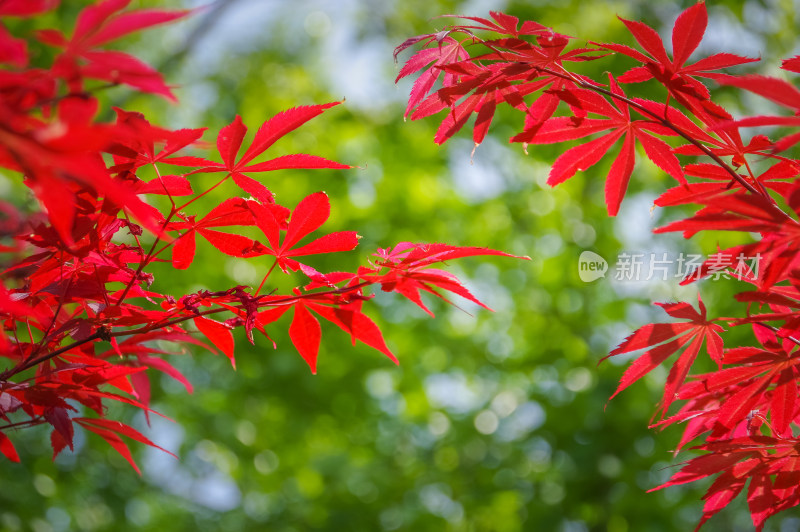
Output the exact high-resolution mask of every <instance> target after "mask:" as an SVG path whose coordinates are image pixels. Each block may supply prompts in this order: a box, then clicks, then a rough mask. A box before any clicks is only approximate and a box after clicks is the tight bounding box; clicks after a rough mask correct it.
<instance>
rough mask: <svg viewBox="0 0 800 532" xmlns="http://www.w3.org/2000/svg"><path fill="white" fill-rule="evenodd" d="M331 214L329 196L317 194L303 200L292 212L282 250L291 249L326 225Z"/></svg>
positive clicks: (322, 193)
mask: <svg viewBox="0 0 800 532" xmlns="http://www.w3.org/2000/svg"><path fill="white" fill-rule="evenodd" d="M330 213H331V204H330V200H328V195H327V194H325V193H324V192H315V193H313V194H310V195H308V196H306V197H305V198H303V200H302V201H300V203H299V204H298V205H297V207H296V208H295V209H294V211H293V212H292V217H291V218H290V219H289V227H288V229H287V231H286V236H285V237H284V239H283V245H282V246H281V248H282V249H289V248H291V247H292V246H294V245H295V244H297V242H298V241H299V240H300V239H301V238H303V237H304V236H306V235H307V234H309V233H310V232H312V231H315V230H316V229H319V227H320V226H321V225H322V224H323V223H325V221H326V220H327V219H328V217H329V216H330Z"/></svg>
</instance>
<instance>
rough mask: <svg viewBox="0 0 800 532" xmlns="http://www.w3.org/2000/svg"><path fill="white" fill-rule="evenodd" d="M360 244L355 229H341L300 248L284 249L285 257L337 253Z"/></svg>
mask: <svg viewBox="0 0 800 532" xmlns="http://www.w3.org/2000/svg"><path fill="white" fill-rule="evenodd" d="M357 245H358V234H356V232H355V231H340V232H338V233H330V234H327V235H325V236H321V237H319V238H318V239H316V240H313V241H311V242H309V243H308V244H306V245H305V246H301V247H299V248H295V249H291V250H288V251H284V252H283V253H282V255H283V256H285V257H300V256H304V255H316V254H318V253H336V252H339V251H350V250H351V249H354V248H355V247H356V246H357Z"/></svg>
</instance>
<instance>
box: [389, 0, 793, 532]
mask: <svg viewBox="0 0 800 532" xmlns="http://www.w3.org/2000/svg"><path fill="white" fill-rule="evenodd" d="M447 16H448V17H450V16H451V15H447ZM455 18H458V19H461V21H464V22H463V23H458V24H452V25H449V26H447V27H445V28H444V29H443V30H442V31H439V32H437V33H432V34H427V35H420V36H417V37H414V38H411V39H408V40H407V41H405V42H404V43H402V44H401V45H399V46H398V47H397V49H396V50H395V58H397V55H398V54H400V53H401V52H403V51H404V50H406V49H408V48H411V47H414V46H417V45H421V49H419V50H417V51H415V52H414V53H413V54H412V55H411V57H410V59H408V61H407V62H406V63H405V65H404V66H403V67H402V68H401V70H400V72H399V74H398V76H397V79H398V80H400V79H401V78H404V77H406V76H409V75H412V74H414V73H417V72H420V74H419V77H418V78H417V79H416V80H415V82H414V84H413V86H412V89H411V94H410V98H409V101H408V108H407V109H406V115H407V116H410V117H411V118H412V119H421V118H425V117H428V116H431V115H433V114H435V113H438V112H440V111H444V112H445V115H444V118H443V120H442V122H441V125H440V127H439V129H438V131H437V132H436V136H435V141H436V142H437V143H439V144H441V143H443V142H445V141H447V140H448V139H450V138H451V137H452V136H453V135H455V134H456V133H457V132H458V131H459V130H460V129H462V128H463V127H464V126H466V125H467V123H469V121H470V119H471V118H472V116H473V115H474V116H475V118H474V122H473V140H474V142H475V145H476V147H477V146H478V145H479V144H480V143H481V142H482V141H483V140H484V138H485V136H486V134H487V131H488V129H489V126H490V124H491V122H492V119H493V116H494V114H495V111H496V109H497V107H498V106H499V105H501V104H507V105H509V106H510V107H512V108H514V109H516V110H518V111H519V112H521V113H522V114H523V117H524V118H523V127H522V130H521V131H520V132H519V133H518V134H516V135H514V136H513V137H512V138H511V139H510V141H511V142H519V143H523V144H524V146H525V147H526V148H527V146H528V145H531V144H549V143H560V142H567V141H575V140H579V139H580V142H581V143H580V144H577V145H573V146H571V147H569V148H567V149H565V151H563V153H562V154H561V155H560V156H559V157H558V158H557V159H556V160H555V161H554V163H553V165H552V168H551V170H550V174H549V179H548V183H549V184H550V185H553V186H555V185H557V184H559V183H562V182H564V181H565V180H567V179H569V178H571V177H573V176H574V175H575V174H576V173H577V172H578V171H579V170H581V171H585V170H589V169H590V168H592V167H594V166H595V165H596V164H597V163H599V162H600V161H601V160H603V159H605V158H611V159H612V162H611V165H610V168H609V170H608V174H607V177H606V185H605V201H606V205H607V209H608V213H609V214H610V215H612V216H614V215H616V214H617V213H618V211H619V208H620V204H621V203H622V201H623V198H624V196H625V192H626V190H627V187H628V183H629V180H630V178H631V176H632V174H633V171H634V168H635V163H636V159H637V157H641V156H642V155H644V157H646V158H647V159H649V160H650V161H651V162H652V163H654V164H655V165H656V166H657V167H658V168H660V169H661V170H663V171H664V173H666V174H667V175H669V176H670V177H671V178H672V179H674V180H675V181H676V182H677V183H675V185H674V186H672V187H671V188H669V189H668V190H666V191H665V192H663V194H661V196H659V197H658V199H656V201H655V204H656V206H659V207H669V206H677V205H684V206H692V205H694V206H696V212H695V213H694V214H693V215H692V216H690V217H688V218H686V219H683V220H679V221H676V222H672V223H670V224H668V225H666V226H664V227H661V228H659V229H657V230H656V233H663V232H671V231H681V232H682V233H683V235H684V236H685V237H686V238H690V237H691V236H693V235H694V234H696V233H698V232H700V231H710V230H714V231H736V232H739V233H744V234H743V235H742V241H743V242H745V243H743V244H741V245H738V246H734V247H732V248H729V249H725V250H720V251H719V252H717V253H715V254H714V255H713V256H711V257H709V259H708V260H707V261H706V262H705V263H704V264H703V265H702V266H701V267H700V268H699V269H698V270H697V271H694V272H690V274H689V275H688V276H687V277H686V278H685V279H684V280H683V281H682V282H683V283H690V282H696V281H697V280H699V279H702V278H705V277H708V276H710V275H712V274H719V273H720V272H723V273H726V274H729V275H730V276H732V277H734V278H736V279H738V280H739V281H742V282H744V283H746V284H747V285H749V286H750V287H751V289H750V290H749V291H744V292H741V293H739V294H738V295H737V296H736V301H737V302H738V303H741V304H742V306H741V307H740V308H741V310H742V315H743V317H738V318H723V317H716V318H712V317H709V316H708V314H707V310H706V307H705V306H704V304H703V302H702V300H700V301H699V307H698V308H697V309H696V308H694V307H693V306H692V305H691V304H689V303H685V302H681V303H659V305H660V306H661V307H662V308H663V310H664V311H666V313H667V314H669V315H670V316H671V317H672V318H675V319H677V320H681V321H678V322H673V323H654V324H648V325H645V326H643V327H641V328H640V329H638V330H637V331H635V332H634V333H633V334H631V335H630V336H629V337H628V338H627V339H625V340H624V341H623V342H622V343H621V344H620V345H619V346H618V347H617V348H616V349H614V350H613V351H612V352H611V353H610V355H608V356H616V355H621V354H633V353H639V356H638V358H636V359H635V360H634V362H633V363H632V364H631V365H630V366H629V368H628V369H627V370H626V371H625V373H624V375H623V376H622V378H621V381H620V384H619V387H618V389H617V391H616V392H615V393H614V395H616V394H617V393H619V392H621V391H622V390H623V389H625V388H627V387H628V386H630V385H631V384H633V383H634V382H636V381H637V380H639V379H641V378H642V377H643V376H645V375H646V374H648V373H649V372H651V371H652V370H653V369H655V368H656V367H658V366H659V365H661V364H663V363H665V362H666V361H667V360H668V359H670V358H672V359H673V360H674V362H673V364H672V367H671V369H670V371H669V373H668V376H667V380H666V383H665V387H664V395H663V399H662V400H661V402H660V404H659V406H658V413H657V417H658V419H657V420H656V421H655V423H654V426H657V427H661V428H663V427H666V426H670V425H676V424H682V425H683V426H684V432H683V436H682V438H681V440H680V443H679V445H678V449H677V450H680V449H681V448H683V447H684V446H685V445H687V444H689V443H690V442H692V441H695V440H696V439H698V438H703V439H704V441H703V443H702V444H700V445H698V446H696V447H694V449H695V450H698V451H704V452H705V454H701V455H700V456H698V457H696V458H693V459H690V460H688V461H687V462H686V463H685V465H684V467H683V468H682V469H681V470H680V471H679V472H678V473H676V474H675V475H674V476H673V477H672V478H671V479H670V480H669V481H668V482H666V483H665V484H664V485H663V486H659V487H658V488H656V489H659V488H663V487H667V486H672V485H676V484H682V483H685V482H690V481H695V480H699V479H703V478H705V477H709V476H712V475H717V474H718V476H717V477H716V480H714V482H713V484H711V486H710V487H709V489H708V491H707V492H706V494H705V496H704V499H705V501H706V503H705V507H704V509H703V516H702V518H701V521H700V523H699V524H698V527H697V528H698V529H699V528H700V527H701V526H702V525H703V523H705V522H706V521H707V520H708V519H709V518H711V517H712V516H713V515H714V514H715V513H717V512H719V511H720V510H721V509H722V508H724V507H725V506H726V505H727V504H728V503H729V502H731V501H732V500H733V499H734V498H735V497H736V496H737V495H738V494H739V493H741V492H743V491H744V492H746V497H747V502H748V504H749V508H750V513H751V515H752V519H753V523H754V525H755V527H756V529H757V530H761V529H762V528H763V526H764V523H765V521H766V519H767V518H769V517H770V516H772V515H775V514H776V513H778V512H780V511H783V510H785V509H787V508H791V507H794V506H796V505H797V504H798V503H800V482H798V480H799V479H800V430H799V429H800V397H799V395H800V389H799V388H798V383H799V382H800V348H798V346H800V340H799V339H800V244H798V242H800V222H798V219H799V218H800V178H798V175H800V160H798V159H795V158H792V157H791V156H789V155H788V153H789V152H788V151H787V150H789V148H791V147H792V146H794V145H795V144H797V143H798V142H800V133H798V132H797V130H794V131H792V130H791V129H789V130H788V133H785V134H783V136H781V137H780V138H777V139H774V140H773V139H770V138H768V137H767V136H765V135H763V134H756V135H754V136H752V137H751V138H750V140H749V141H747V142H745V141H744V140H743V136H742V133H741V132H740V130H741V128H744V127H752V126H781V127H783V128H787V127H789V128H791V127H792V126H794V127H796V126H800V90H798V89H797V88H796V87H795V86H794V85H792V84H791V83H789V82H787V81H786V80H784V79H780V78H776V77H770V76H763V75H757V74H745V75H734V74H730V73H725V72H720V70H721V69H725V68H728V67H733V66H737V65H742V64H746V63H750V62H754V61H757V59H752V58H747V57H740V56H737V55H734V54H730V53H717V54H713V55H710V56H707V57H702V58H699V59H697V60H696V61H694V62H691V63H690V62H689V60H690V58H691V57H692V55H693V54H694V53H695V51H696V50H697V49H698V46H699V45H700V42H701V40H702V38H703V35H704V34H705V31H706V27H707V24H708V16H707V12H706V6H705V4H704V3H702V2H701V3H697V4H695V5H693V6H692V7H689V8H688V9H686V10H685V11H684V12H683V13H681V14H680V16H679V17H678V18H677V20H676V21H675V24H674V27H673V29H672V35H671V37H672V43H671V44H672V46H671V49H672V54H671V56H670V54H669V53H668V52H667V47H666V46H665V45H664V43H663V42H662V39H661V37H660V36H659V34H658V32H657V31H656V30H655V29H653V28H651V27H650V26H648V25H646V24H644V23H642V22H636V21H630V20H625V19H620V20H621V21H622V22H623V23H624V25H625V26H626V27H627V29H628V30H629V32H630V34H631V35H632V36H633V39H634V40H635V41H636V43H637V44H638V47H633V46H629V45H627V44H619V43H590V44H589V45H588V46H587V47H572V46H570V40H571V37H568V36H566V35H562V34H559V33H557V32H555V31H553V30H552V29H550V28H547V27H544V26H542V25H540V24H538V23H536V22H531V21H528V22H522V24H520V21H519V20H518V19H517V18H516V17H514V16H511V15H508V14H504V13H498V12H492V13H491V18H481V17H455ZM609 54H619V55H622V56H626V57H627V58H628V59H630V60H632V61H633V63H634V64H633V66H632V67H631V68H630V69H629V70H628V71H627V72H625V73H623V74H622V75H619V76H615V75H614V74H608V77H607V79H604V80H594V79H591V78H589V77H587V76H585V75H583V74H581V73H578V72H575V71H574V69H573V66H575V63H580V62H586V61H595V60H598V59H601V58H603V57H605V56H607V55H609ZM782 68H783V69H784V70H785V71H788V72H794V73H800V56H796V57H793V58H790V59H786V60H785V61H784V62H783V64H782ZM709 81H711V82H713V83H716V84H717V85H727V86H732V87H738V88H740V89H744V90H747V91H751V92H754V93H756V94H758V95H760V96H763V97H764V98H767V99H768V100H770V101H772V102H773V103H775V104H777V105H778V106H780V107H785V108H788V110H789V111H790V113H791V115H781V116H756V117H749V118H741V119H735V118H734V117H733V116H732V115H731V114H730V113H729V112H728V111H726V110H725V109H724V108H723V107H722V106H721V105H719V104H718V103H717V102H715V101H713V100H712V94H711V91H710V90H709V87H708V85H707V83H708V82H709ZM640 83H650V84H656V87H659V86H660V87H661V92H662V94H663V101H660V102H656V101H651V100H647V99H643V98H639V97H635V96H629V95H628V94H627V92H626V91H630V90H631V89H629V88H634V89H635V88H636V86H635V84H640ZM623 86H625V89H623ZM779 131H787V130H786V129H782V130H779ZM745 138H746V137H745ZM637 146H638V148H637ZM751 235H758V238H756V239H755V240H754V239H753V236H751ZM753 240H754V241H753ZM742 257H758V258H759V261H758V268H757V271H756V270H755V269H752V268H750V267H746V268H740V267H739V264H740V262H741V258H742ZM739 327H745V328H749V329H751V331H752V337H753V345H752V346H736V345H727V346H726V344H725V340H726V337H727V336H728V335H729V334H731V333H730V332H729V331H731V330H732V329H737V331H736V333H735V334H737V337H739V338H740V337H741V333H740V331H739V330H738V328H739ZM730 343H733V341H729V344H730ZM701 353H705V354H707V355H708V357H709V358H710V360H711V361H713V363H715V364H716V365H717V367H718V370H717V371H714V372H711V373H705V374H698V373H695V374H691V370H692V366H693V364H694V362H695V360H696V359H697V357H698V356H700V355H701ZM612 397H613V396H612ZM677 450H676V451H677Z"/></svg>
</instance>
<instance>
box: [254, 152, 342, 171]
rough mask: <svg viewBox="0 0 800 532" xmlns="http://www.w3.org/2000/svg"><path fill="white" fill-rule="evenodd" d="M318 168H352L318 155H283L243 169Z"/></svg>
mask: <svg viewBox="0 0 800 532" xmlns="http://www.w3.org/2000/svg"><path fill="white" fill-rule="evenodd" d="M318 168H331V169H334V170H347V169H348V168H352V166H349V165H346V164H342V163H337V162H336V161H331V160H330V159H326V158H325V157H319V156H317V155H306V154H304V153H294V154H290V155H282V156H280V157H276V158H275V159H270V160H269V161H264V162H263V163H256V164H251V165H250V166H245V167H244V168H241V171H242V172H272V171H274V170H300V169H308V170H314V169H318Z"/></svg>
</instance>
